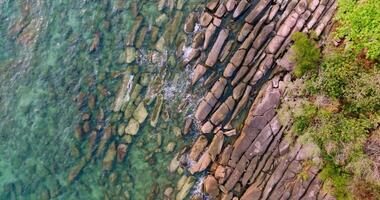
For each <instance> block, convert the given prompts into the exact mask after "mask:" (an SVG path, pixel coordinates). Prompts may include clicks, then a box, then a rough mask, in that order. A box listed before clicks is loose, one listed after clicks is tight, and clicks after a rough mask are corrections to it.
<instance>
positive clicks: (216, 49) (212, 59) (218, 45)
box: [206, 29, 229, 67]
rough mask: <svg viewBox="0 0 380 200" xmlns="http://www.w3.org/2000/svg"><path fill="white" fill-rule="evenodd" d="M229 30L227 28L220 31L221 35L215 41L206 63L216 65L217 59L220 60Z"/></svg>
mask: <svg viewBox="0 0 380 200" xmlns="http://www.w3.org/2000/svg"><path fill="white" fill-rule="evenodd" d="M228 33H229V31H228V30H226V29H223V30H221V31H220V32H219V35H218V37H217V39H216V41H215V43H214V46H213V47H212V49H211V51H210V53H209V55H208V57H207V60H206V65H208V66H210V67H212V66H214V65H215V63H216V61H217V60H218V57H219V53H220V51H221V50H222V48H223V44H224V42H225V40H226V39H227V37H228Z"/></svg>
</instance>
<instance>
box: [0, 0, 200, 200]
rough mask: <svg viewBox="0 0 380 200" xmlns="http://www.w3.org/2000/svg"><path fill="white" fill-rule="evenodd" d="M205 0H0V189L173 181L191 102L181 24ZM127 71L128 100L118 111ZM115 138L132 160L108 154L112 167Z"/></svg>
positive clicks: (77, 192)
mask: <svg viewBox="0 0 380 200" xmlns="http://www.w3.org/2000/svg"><path fill="white" fill-rule="evenodd" d="M162 2H166V3H164V4H162ZM181 2H183V3H184V6H183V8H181V6H180V4H181ZM203 2H204V1H203V0H189V1H186V0H184V1H181V0H167V1H162V0H157V1H152V0H0V199H137V200H139V199H162V195H163V191H164V189H165V188H167V187H175V184H176V182H177V180H178V179H179V178H180V176H181V175H180V173H181V171H179V172H175V173H169V172H168V170H167V166H168V165H169V163H170V160H171V159H172V158H173V157H174V155H175V153H176V152H177V151H179V150H180V149H181V148H182V147H183V146H184V145H186V144H185V142H184V140H183V139H182V136H180V135H178V130H179V128H182V125H183V120H184V117H185V116H186V115H188V114H189V113H191V109H192V107H193V106H194V102H193V100H192V98H194V97H191V96H189V95H188V93H187V92H186V91H187V87H188V84H189V83H188V81H187V79H188V76H189V74H190V70H188V69H187V68H186V67H184V66H182V65H181V64H180V60H181V54H180V53H181V51H180V50H182V48H181V45H182V44H185V45H188V44H189V43H190V40H189V38H188V37H187V35H186V34H185V33H184V32H183V31H182V30H183V22H184V20H185V18H186V16H187V15H188V13H189V12H190V11H192V10H197V9H198V8H201V7H203ZM161 5H164V6H163V7H161ZM176 18H177V19H179V21H178V22H179V23H178V24H179V25H178V26H175V25H177V24H175V25H173V24H172V23H173V21H175V19H176ZM136 20H142V21H141V24H140V26H137V27H138V29H137V31H136V38H135V39H134V40H133V41H132V43H128V42H127V41H128V38H129V37H131V35H133V32H134V31H133V29H134V27H136V26H135V24H136ZM170 28H171V31H169V32H167V33H165V30H167V29H170ZM161 37H166V40H165V43H164V44H163V45H162V49H160V50H161V51H157V50H155V49H157V46H156V44H157V41H159V40H160V39H159V38H161ZM169 38H170V39H169ZM170 40H172V41H170ZM126 43H128V44H126ZM127 46H128V47H127ZM129 47H132V48H133V50H134V51H132V52H129V51H126V49H127V48H129ZM131 53H132V54H134V53H135V54H136V56H135V57H136V58H135V57H133V58H135V59H133V60H132V61H131V60H128V58H127V57H128V56H130V54H131ZM126 54H127V55H126ZM125 76H129V77H130V81H129V85H130V90H128V92H130V93H128V97H129V95H131V97H130V98H128V100H129V101H131V99H133V103H131V106H129V107H128V106H127V104H128V101H127V103H126V104H125V105H124V106H123V107H122V109H121V110H122V111H119V112H113V111H112V110H113V106H114V102H115V98H116V96H117V93H118V89H119V87H120V85H121V84H122V80H123V77H125ZM132 77H133V78H132ZM140 86H141V87H140ZM139 87H140V88H141V90H138V93H136V94H138V95H137V96H134V97H133V91H134V90H135V88H139ZM136 91H137V90H136ZM161 95H162V97H163V102H164V103H163V106H162V109H161V112H160V113H159V114H160V117H159V119H158V123H157V125H156V127H153V126H152V125H151V124H150V121H151V118H152V116H153V115H154V107H155V105H157V101H158V100H157V98H159V97H157V96H161ZM141 102H143V103H144V105H145V108H146V109H147V111H148V117H147V119H146V120H145V121H144V122H143V123H142V124H140V128H139V131H138V133H137V134H136V135H134V136H127V135H125V134H124V133H123V131H121V133H119V132H120V131H118V130H119V129H120V130H121V129H122V130H124V129H123V128H122V127H124V126H126V125H127V124H128V123H129V121H130V118H128V117H126V115H128V113H129V114H131V113H132V112H133V110H134V108H136V107H137V105H138V104H139V103H141ZM124 110H127V111H126V112H124ZM128 110H130V111H128ZM87 129H88V130H87ZM107 129H108V130H111V132H112V134H111V136H110V138H109V139H107V140H106V142H105V143H104V146H103V147H101V145H100V144H101V143H102V142H101V141H102V140H101V138H102V137H103V136H104V134H105V133H106V132H107ZM78 130H81V131H80V133H81V134H80V135H81V136H82V138H81V139H78V138H77V137H76V133H78ZM92 133H93V134H92ZM176 134H177V135H176ZM91 136H95V139H96V140H95V142H94V143H95V145H94V146H91V145H90V143H91ZM126 141H128V142H126ZM129 143H130V144H129ZM120 144H126V146H127V148H128V150H127V154H126V157H125V159H124V160H122V161H116V158H115V157H116V156H114V155H113V156H111V157H112V158H113V159H115V160H113V159H112V162H111V164H112V167H111V168H108V167H105V164H104V158H105V157H107V155H108V154H112V152H111V153H109V151H111V150H109V149H112V146H118V145H120ZM173 144H174V149H171V147H170V146H173ZM168 145H169V146H168ZM99 149H103V150H99ZM91 152H92V153H91ZM74 172H76V173H74ZM71 175H73V177H72V178H69V177H70V176H71ZM71 179H72V180H71Z"/></svg>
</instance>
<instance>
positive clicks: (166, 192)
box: [164, 187, 174, 197]
mask: <svg viewBox="0 0 380 200" xmlns="http://www.w3.org/2000/svg"><path fill="white" fill-rule="evenodd" d="M173 191H174V189H173V188H172V187H167V188H166V189H165V191H164V195H165V196H166V197H170V196H171V195H172V193H173Z"/></svg>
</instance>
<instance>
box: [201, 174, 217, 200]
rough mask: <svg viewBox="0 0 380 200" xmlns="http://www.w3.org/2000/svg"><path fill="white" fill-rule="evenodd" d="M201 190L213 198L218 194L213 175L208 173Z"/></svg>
mask: <svg viewBox="0 0 380 200" xmlns="http://www.w3.org/2000/svg"><path fill="white" fill-rule="evenodd" d="M203 191H204V192H205V193H206V194H208V195H210V196H211V198H213V199H215V198H216V197H217V196H218V195H219V187H218V181H217V180H216V179H215V177H213V176H211V175H208V176H207V177H206V178H205V180H204V183H203Z"/></svg>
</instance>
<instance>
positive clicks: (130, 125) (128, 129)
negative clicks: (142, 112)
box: [125, 118, 140, 135]
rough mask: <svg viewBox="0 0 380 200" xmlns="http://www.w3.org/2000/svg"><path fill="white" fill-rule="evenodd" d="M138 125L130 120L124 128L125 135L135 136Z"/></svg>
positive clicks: (133, 120)
mask: <svg viewBox="0 0 380 200" xmlns="http://www.w3.org/2000/svg"><path fill="white" fill-rule="evenodd" d="M139 128H140V124H139V122H138V121H137V120H135V119H133V118H131V119H130V121H129V123H128V125H127V127H126V128H125V133H126V134H129V135H136V134H137V132H138V131H139Z"/></svg>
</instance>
